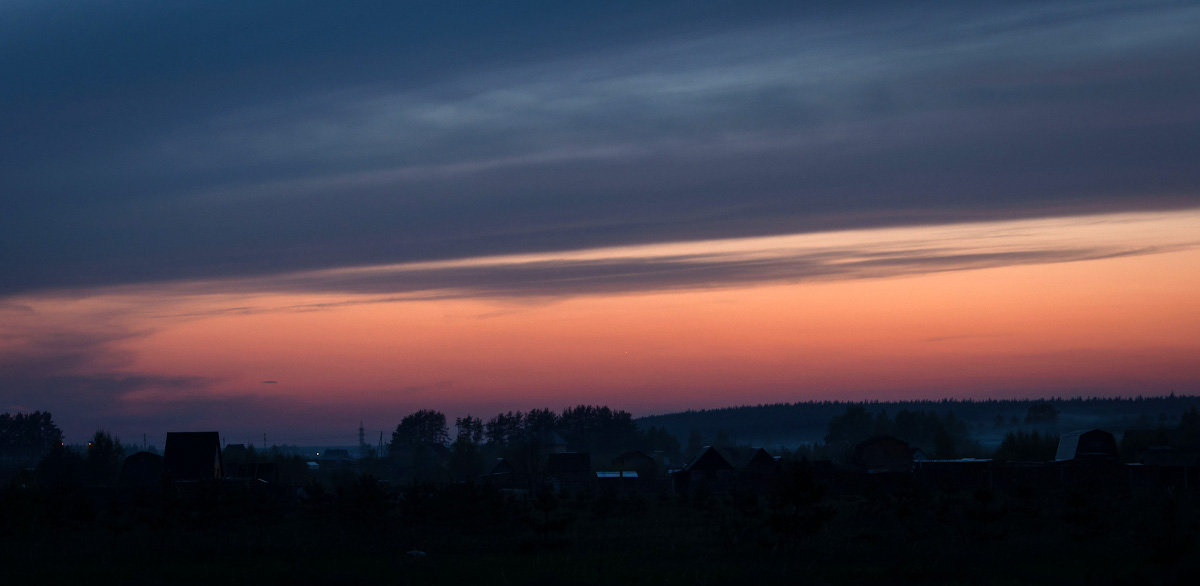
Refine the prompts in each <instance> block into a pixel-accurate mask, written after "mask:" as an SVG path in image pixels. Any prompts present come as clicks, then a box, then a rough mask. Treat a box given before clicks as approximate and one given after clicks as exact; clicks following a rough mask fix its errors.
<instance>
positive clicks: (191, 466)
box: [163, 431, 223, 481]
mask: <svg viewBox="0 0 1200 586" xmlns="http://www.w3.org/2000/svg"><path fill="white" fill-rule="evenodd" d="M163 452H164V453H163V470H165V471H166V472H167V473H168V474H170V475H171V479H172V480H175V481H188V480H204V479H209V478H216V477H219V476H220V475H221V474H222V470H223V466H222V461H221V436H220V435H219V434H218V433H217V432H215V431H187V432H179V431H176V432H170V433H168V434H167V445H166V448H165V449H164V450H163Z"/></svg>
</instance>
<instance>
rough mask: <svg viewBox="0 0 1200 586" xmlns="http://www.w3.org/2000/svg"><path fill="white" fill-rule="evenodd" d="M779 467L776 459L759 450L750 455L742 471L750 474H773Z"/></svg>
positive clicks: (743, 464)
mask: <svg viewBox="0 0 1200 586" xmlns="http://www.w3.org/2000/svg"><path fill="white" fill-rule="evenodd" d="M778 466H779V462H778V461H776V460H775V457H774V456H772V455H771V454H769V453H767V451H766V450H764V449H762V448H758V449H757V450H754V451H753V452H751V453H750V457H749V458H746V461H745V462H744V463H742V470H746V471H749V472H773V471H775V469H776V468H777V467H778Z"/></svg>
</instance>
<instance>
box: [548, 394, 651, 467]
mask: <svg viewBox="0 0 1200 586" xmlns="http://www.w3.org/2000/svg"><path fill="white" fill-rule="evenodd" d="M559 429H560V430H561V433H562V436H563V438H565V439H566V440H567V445H568V446H569V447H571V448H572V449H574V450H576V451H579V452H593V453H597V452H604V453H607V454H610V455H615V454H616V453H620V452H622V451H625V450H631V449H633V448H634V447H636V443H637V424H635V423H634V422H633V416H632V415H630V414H629V413H627V412H625V411H614V410H612V409H609V408H608V407H602V406H594V405H579V406H577V407H573V408H570V409H564V410H563V412H562V417H560V418H559ZM605 460H606V458H604V457H603V456H601V458H600V461H605Z"/></svg>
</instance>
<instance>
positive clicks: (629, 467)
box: [612, 451, 658, 480]
mask: <svg viewBox="0 0 1200 586" xmlns="http://www.w3.org/2000/svg"><path fill="white" fill-rule="evenodd" d="M612 469H613V470H616V471H625V472H630V471H632V472H637V476H638V477H639V478H642V479H644V480H654V479H655V478H657V477H658V462H655V461H654V458H651V457H650V456H648V455H646V454H645V453H643V452H638V451H633V452H625V453H624V454H621V455H620V456H617V457H616V458H613V461H612Z"/></svg>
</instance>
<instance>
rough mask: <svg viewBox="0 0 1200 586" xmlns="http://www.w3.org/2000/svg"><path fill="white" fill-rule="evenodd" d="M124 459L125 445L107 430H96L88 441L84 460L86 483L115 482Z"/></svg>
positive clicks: (104, 483)
mask: <svg viewBox="0 0 1200 586" xmlns="http://www.w3.org/2000/svg"><path fill="white" fill-rule="evenodd" d="M124 459H125V446H123V445H121V440H120V439H118V438H114V437H113V436H111V435H109V433H108V432H107V431H104V430H97V431H96V433H95V435H93V436H92V441H90V442H88V447H87V457H86V458H85V460H84V464H85V466H84V468H85V470H86V480H87V483H88V484H92V485H100V486H111V485H113V484H116V481H117V474H118V473H120V471H121V462H123V461H124Z"/></svg>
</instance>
